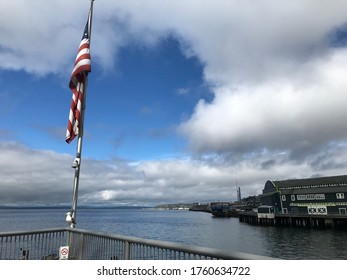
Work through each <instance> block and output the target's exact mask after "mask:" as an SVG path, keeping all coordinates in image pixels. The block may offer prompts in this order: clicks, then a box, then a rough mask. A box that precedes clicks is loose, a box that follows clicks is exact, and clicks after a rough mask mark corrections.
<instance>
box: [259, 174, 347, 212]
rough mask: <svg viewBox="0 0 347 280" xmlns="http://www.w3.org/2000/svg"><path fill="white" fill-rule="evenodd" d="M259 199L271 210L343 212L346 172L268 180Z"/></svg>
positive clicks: (346, 204)
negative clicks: (270, 207) (316, 176)
mask: <svg viewBox="0 0 347 280" xmlns="http://www.w3.org/2000/svg"><path fill="white" fill-rule="evenodd" d="M260 200H261V204H262V205H268V206H273V207H274V209H275V213H282V214H287V213H288V214H309V215H328V214H329V215H330V214H331V215H347V175H342V176H330V177H320V178H308V179H291V180H283V181H270V180H269V181H267V182H266V183H265V186H264V189H263V192H262V194H261V195H260Z"/></svg>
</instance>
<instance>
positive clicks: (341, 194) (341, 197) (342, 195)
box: [336, 193, 345, 199]
mask: <svg viewBox="0 0 347 280" xmlns="http://www.w3.org/2000/svg"><path fill="white" fill-rule="evenodd" d="M336 198H337V199H344V198H345V194H344V193H337V194H336Z"/></svg>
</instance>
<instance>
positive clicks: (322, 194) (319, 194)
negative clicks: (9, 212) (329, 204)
mask: <svg viewBox="0 0 347 280" xmlns="http://www.w3.org/2000/svg"><path fill="white" fill-rule="evenodd" d="M314 199H318V200H323V199H325V194H324V193H318V194H315V195H314Z"/></svg>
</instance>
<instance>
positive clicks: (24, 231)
mask: <svg viewBox="0 0 347 280" xmlns="http://www.w3.org/2000/svg"><path fill="white" fill-rule="evenodd" d="M65 231H67V230H66V228H51V229H37V230H23V231H11V232H0V237H5V236H18V235H32V234H40V233H52V232H65Z"/></svg>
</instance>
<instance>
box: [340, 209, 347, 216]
mask: <svg viewBox="0 0 347 280" xmlns="http://www.w3.org/2000/svg"><path fill="white" fill-rule="evenodd" d="M339 213H340V215H346V214H347V211H346V208H339Z"/></svg>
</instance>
